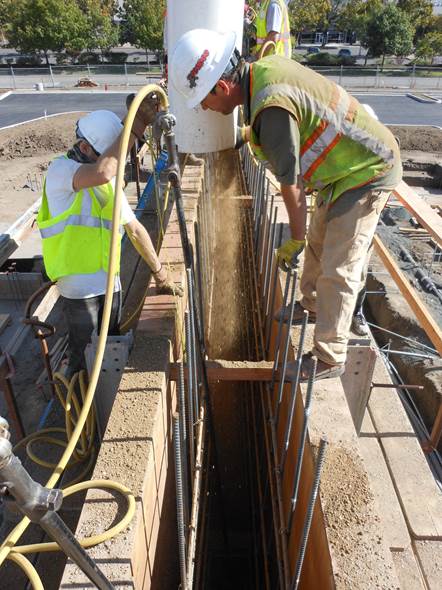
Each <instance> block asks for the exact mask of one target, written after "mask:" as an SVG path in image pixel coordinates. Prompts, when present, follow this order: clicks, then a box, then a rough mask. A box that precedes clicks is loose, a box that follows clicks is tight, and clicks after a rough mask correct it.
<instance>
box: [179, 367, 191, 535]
mask: <svg viewBox="0 0 442 590" xmlns="http://www.w3.org/2000/svg"><path fill="white" fill-rule="evenodd" d="M178 410H179V417H180V436H181V441H180V444H181V457H182V461H181V463H182V473H183V498H184V522H185V525H186V527H187V525H188V523H189V456H188V455H189V448H188V444H187V429H186V391H185V388H184V364H183V363H180V366H179V381H178Z"/></svg>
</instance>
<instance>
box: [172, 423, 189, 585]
mask: <svg viewBox="0 0 442 590" xmlns="http://www.w3.org/2000/svg"><path fill="white" fill-rule="evenodd" d="M173 446H174V451H175V483H176V512H177V525H178V555H179V562H180V575H181V588H182V590H187V571H186V534H185V523H184V497H183V474H182V456H181V434H180V418H179V416H178V415H177V414H174V416H173Z"/></svg>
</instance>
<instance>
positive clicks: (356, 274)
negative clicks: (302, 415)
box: [169, 29, 402, 379]
mask: <svg viewBox="0 0 442 590" xmlns="http://www.w3.org/2000/svg"><path fill="white" fill-rule="evenodd" d="M169 75H170V79H171V81H172V83H173V84H174V86H175V88H176V89H177V91H179V92H180V93H181V94H182V95H183V96H184V97H185V99H186V102H187V106H188V107H189V108H194V107H197V106H198V105H200V106H201V107H202V108H203V109H210V110H212V111H216V112H219V113H224V114H228V113H232V112H233V110H234V109H235V108H236V107H237V106H239V105H242V106H243V109H244V119H245V121H246V122H247V123H248V124H249V125H250V144H251V148H252V150H253V152H254V154H255V156H256V157H257V158H258V159H260V160H263V161H265V162H267V165H268V166H269V167H270V168H271V169H272V171H273V173H274V175H275V176H276V178H277V180H278V181H279V182H280V187H281V195H282V197H283V200H284V203H285V206H286V209H287V213H288V219H289V228H290V234H291V236H290V238H289V239H287V240H286V241H285V242H284V243H283V244H282V245H281V247H280V248H279V249H278V252H277V255H278V261H279V264H280V266H281V268H283V269H284V270H288V269H289V268H293V267H294V266H296V264H297V263H298V259H299V256H300V254H301V252H302V251H303V250H304V249H305V259H304V267H303V272H302V277H301V281H300V291H301V299H300V301H297V302H296V306H295V311H294V318H293V323H295V324H299V323H300V322H301V321H302V318H303V316H304V310H308V311H309V313H310V315H309V318H310V321H311V322H315V323H316V325H315V330H314V342H313V347H312V351H311V352H310V353H308V354H306V355H304V357H303V361H302V369H301V377H302V379H306V378H307V376H308V373H309V371H310V369H311V367H312V357H313V356H315V357H317V359H318V370H317V378H327V377H335V376H338V375H341V374H342V373H343V372H344V365H345V360H346V354H347V342H348V337H349V330H350V324H351V320H352V315H353V311H354V308H355V302H356V298H357V295H358V292H359V289H360V284H361V277H362V273H363V267H364V264H365V262H366V256H367V252H368V250H369V247H370V244H371V241H372V238H373V235H374V232H375V229H376V225H377V222H378V219H379V216H380V213H381V211H382V209H383V207H384V205H385V203H386V202H387V199H388V197H389V195H390V193H391V191H392V190H393V189H394V188H395V187H396V186H397V184H398V183H399V182H400V180H401V177H402V165H401V159H400V153H399V148H398V145H397V143H396V141H395V139H394V137H393V135H392V134H391V132H390V131H389V130H388V129H387V128H386V127H385V126H384V125H382V124H381V123H380V122H379V121H377V120H376V119H374V118H373V117H372V116H371V115H370V114H369V113H368V112H367V111H366V110H365V109H364V108H363V107H362V105H361V104H360V103H359V102H358V101H357V100H356V99H355V98H354V97H352V96H350V95H349V94H348V93H347V92H346V91H345V90H344V89H343V88H341V87H340V86H338V85H337V84H335V83H334V82H332V81H331V80H329V79H327V78H325V77H324V76H321V75H320V74H318V73H317V72H314V71H312V70H310V69H309V68H306V67H304V66H302V65H301V64H299V63H297V62H296V61H294V60H291V59H287V58H285V57H282V56H279V55H272V56H268V57H263V58H262V59H260V60H258V61H256V62H254V63H252V64H248V63H246V62H245V61H244V60H241V59H239V55H238V53H237V51H236V49H235V33H234V32H227V33H217V32H215V31H209V30H205V29H194V30H192V31H189V32H187V33H186V34H185V35H183V36H182V37H181V38H180V39H179V40H178V42H177V45H176V47H175V49H174V52H173V55H172V58H171V60H170V73H169ZM304 187H306V189H308V190H310V191H311V190H314V191H316V193H317V196H316V199H315V206H314V211H313V213H312V215H311V217H310V224H309V230H308V236H307V241H306V218H307V205H306V198H305V192H304ZM281 316H282V318H283V320H284V321H289V313H288V310H287V309H280V310H279V311H278V312H277V314H276V317H277V318H280V317H281Z"/></svg>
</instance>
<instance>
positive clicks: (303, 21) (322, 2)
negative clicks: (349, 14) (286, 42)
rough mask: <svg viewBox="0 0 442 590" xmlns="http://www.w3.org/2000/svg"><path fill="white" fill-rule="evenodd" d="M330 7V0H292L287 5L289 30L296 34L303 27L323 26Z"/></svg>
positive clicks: (314, 27) (302, 29)
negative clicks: (313, 0) (312, 0)
mask: <svg viewBox="0 0 442 590" xmlns="http://www.w3.org/2000/svg"><path fill="white" fill-rule="evenodd" d="M330 8H331V4H330V0H315V2H311V0H293V1H292V2H290V4H289V6H288V11H289V18H290V30H291V31H293V32H294V33H296V34H298V33H300V32H302V31H304V30H305V29H316V28H323V27H324V25H325V23H326V21H327V15H328V13H329V11H330Z"/></svg>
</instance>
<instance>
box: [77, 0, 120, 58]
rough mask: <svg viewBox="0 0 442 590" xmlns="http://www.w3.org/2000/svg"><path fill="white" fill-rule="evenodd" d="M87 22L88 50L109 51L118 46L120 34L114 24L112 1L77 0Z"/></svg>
mask: <svg viewBox="0 0 442 590" xmlns="http://www.w3.org/2000/svg"><path fill="white" fill-rule="evenodd" d="M77 3H78V5H79V7H80V9H81V11H82V12H83V14H84V17H85V21H86V49H88V50H89V51H92V50H93V49H96V48H99V49H100V50H101V52H102V53H103V51H108V50H109V49H110V48H111V47H114V46H115V45H117V44H118V39H119V32H118V27H117V25H115V24H114V22H113V16H114V12H115V5H114V2H113V1H112V0H77Z"/></svg>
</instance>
